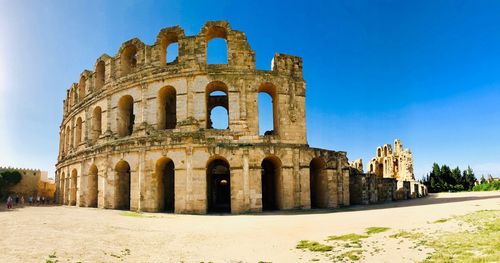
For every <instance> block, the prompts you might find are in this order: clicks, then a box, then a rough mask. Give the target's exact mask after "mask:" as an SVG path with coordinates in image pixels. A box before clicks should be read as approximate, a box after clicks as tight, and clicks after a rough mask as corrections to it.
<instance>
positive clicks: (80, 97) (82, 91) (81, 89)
mask: <svg viewBox="0 0 500 263" xmlns="http://www.w3.org/2000/svg"><path fill="white" fill-rule="evenodd" d="M86 81H87V80H86V79H85V77H84V76H81V77H80V82H79V83H78V101H82V100H83V98H85V95H86V90H85V89H86V87H85V82H86Z"/></svg>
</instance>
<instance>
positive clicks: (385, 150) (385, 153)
mask: <svg viewBox="0 0 500 263" xmlns="http://www.w3.org/2000/svg"><path fill="white" fill-rule="evenodd" d="M384 156H387V145H386V146H384Z"/></svg>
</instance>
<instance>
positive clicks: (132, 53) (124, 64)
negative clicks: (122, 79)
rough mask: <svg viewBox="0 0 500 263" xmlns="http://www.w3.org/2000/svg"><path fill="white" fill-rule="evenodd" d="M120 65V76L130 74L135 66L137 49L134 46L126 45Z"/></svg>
mask: <svg viewBox="0 0 500 263" xmlns="http://www.w3.org/2000/svg"><path fill="white" fill-rule="evenodd" d="M120 63H121V70H122V76H124V75H126V74H128V73H130V72H131V71H132V70H133V69H134V68H135V67H136V66H137V48H136V47H135V46H134V45H128V46H127V47H125V48H124V49H123V51H122V54H121V58H120Z"/></svg>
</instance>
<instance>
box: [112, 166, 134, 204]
mask: <svg viewBox="0 0 500 263" xmlns="http://www.w3.org/2000/svg"><path fill="white" fill-rule="evenodd" d="M115 172H116V178H115V187H116V188H115V202H116V204H115V207H116V209H121V210H130V186H131V184H130V181H131V180H130V179H131V178H130V165H129V164H128V163H127V162H126V161H123V160H121V161H119V162H118V163H117V164H116V166H115Z"/></svg>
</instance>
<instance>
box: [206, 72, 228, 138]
mask: <svg viewBox="0 0 500 263" xmlns="http://www.w3.org/2000/svg"><path fill="white" fill-rule="evenodd" d="M206 106H207V107H206V110H207V129H229V99H228V89H227V86H226V84H224V83H222V82H220V81H213V82H211V83H210V84H208V85H207V89H206ZM216 107H222V108H224V109H225V111H226V112H225V113H226V114H224V112H223V111H222V109H217V111H216V112H213V110H214V109H215V108H216Z"/></svg>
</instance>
